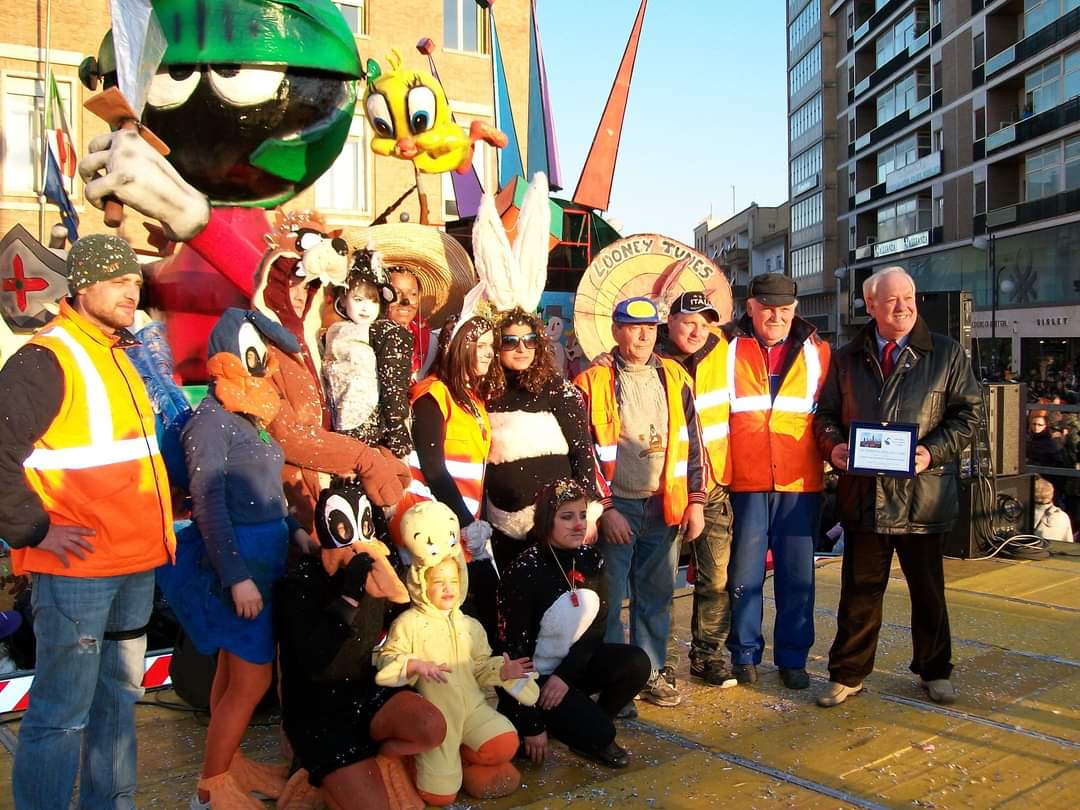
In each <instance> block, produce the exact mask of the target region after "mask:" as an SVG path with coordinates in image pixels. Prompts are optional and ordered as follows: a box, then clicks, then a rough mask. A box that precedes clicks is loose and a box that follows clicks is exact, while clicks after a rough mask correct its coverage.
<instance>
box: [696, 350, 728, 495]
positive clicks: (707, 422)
mask: <svg viewBox="0 0 1080 810" xmlns="http://www.w3.org/2000/svg"><path fill="white" fill-rule="evenodd" d="M728 351H729V346H728V342H727V338H725V337H723V336H722V335H721V336H719V343H717V344H716V346H714V347H713V348H712V350H711V351H710V352H709V353H708V354H706V355H705V356H704V357H703V358H702V359H701V362H699V363H698V364H697V366H696V367H695V368H694V374H693V380H694V405H695V406H696V407H697V416H698V421H699V422H700V423H701V438H702V439H703V440H704V442H705V452H706V453H707V454H708V456H709V469H710V470H712V480H711V481H710V483H709V488H710V489H711V488H712V487H713V486H715V485H717V484H720V485H722V486H727V485H728V484H730V483H731V454H730V453H729V452H728V444H729V441H728V439H729V424H728V417H729V414H730V411H731V402H730V397H731V383H730V378H729V376H728V375H729V371H730V370H729V368H728Z"/></svg>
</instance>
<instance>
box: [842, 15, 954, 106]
mask: <svg viewBox="0 0 1080 810" xmlns="http://www.w3.org/2000/svg"><path fill="white" fill-rule="evenodd" d="M939 39H941V24H940V23H939V24H937V25H935V26H934V27H933V28H928V29H926V30H925V31H923V32H922V34H920V35H919V36H918V37H916V38H915V39H914V40H913V41H912V42H911V44H910V45H908V46H907V47H906V48H905V49H904V50H902V51H900V52H899V53H897V54H895V55H894V56H893V57H892V59H890V60H888V61H887V62H886V63H885V64H883V65H882V66H881V67H879V68H877V69H875V70H873V71H871V73H870V74H869V75H867V76H865V77H864V78H863V79H862V80H861V81H860V82H858V84H856V85H855V87H853V88H852V89H851V90H850V91H848V104H854V103H855V99H857V98H859V97H860V96H862V95H863V94H864V93H866V92H868V91H870V90H873V89H874V88H875V87H880V86H881V85H882V84H884V83H885V82H886V81H888V80H889V79H890V78H892V77H893V76H894V75H895V74H896V73H897V71H899V70H900V68H902V67H903V66H904V65H906V64H907V63H908V62H909V61H910V60H911V59H912V58H914V57H915V56H917V55H918V54H919V53H921V52H922V51H924V50H926V49H927V48H929V47H930V44H931V43H932V42H937V41H938V40H939Z"/></svg>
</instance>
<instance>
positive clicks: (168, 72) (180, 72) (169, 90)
mask: <svg viewBox="0 0 1080 810" xmlns="http://www.w3.org/2000/svg"><path fill="white" fill-rule="evenodd" d="M200 78H201V76H200V74H199V71H197V70H195V69H194V68H192V66H191V65H171V66H169V67H168V68H161V69H160V70H159V71H158V72H157V73H155V74H154V78H153V79H151V80H150V89H149V90H148V91H147V93H146V103H147V104H149V105H150V106H151V107H153V108H155V109H158V110H169V109H172V108H173V107H179V106H180V105H181V104H183V103H184V102H185V101H187V100H188V99H189V98H191V94H192V93H194V92H195V88H196V87H197V86H198V84H199V79H200Z"/></svg>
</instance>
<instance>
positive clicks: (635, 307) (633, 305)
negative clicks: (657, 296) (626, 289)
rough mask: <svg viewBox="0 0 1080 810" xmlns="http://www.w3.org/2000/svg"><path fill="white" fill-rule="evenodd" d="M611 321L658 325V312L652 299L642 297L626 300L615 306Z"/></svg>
mask: <svg viewBox="0 0 1080 810" xmlns="http://www.w3.org/2000/svg"><path fill="white" fill-rule="evenodd" d="M611 320H613V321H615V323H660V311H659V310H658V309H657V308H656V304H654V303H653V302H652V299H649V298H645V297H644V296H639V297H636V298H627V299H626V300H625V301H620V302H619V303H618V304H616V305H615V310H614V311H613V312H612V313H611Z"/></svg>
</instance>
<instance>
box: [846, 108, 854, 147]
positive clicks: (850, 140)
mask: <svg viewBox="0 0 1080 810" xmlns="http://www.w3.org/2000/svg"><path fill="white" fill-rule="evenodd" d="M847 129H848V143H855V116H854V115H852V116H851V117H850V118H848V122H847Z"/></svg>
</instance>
